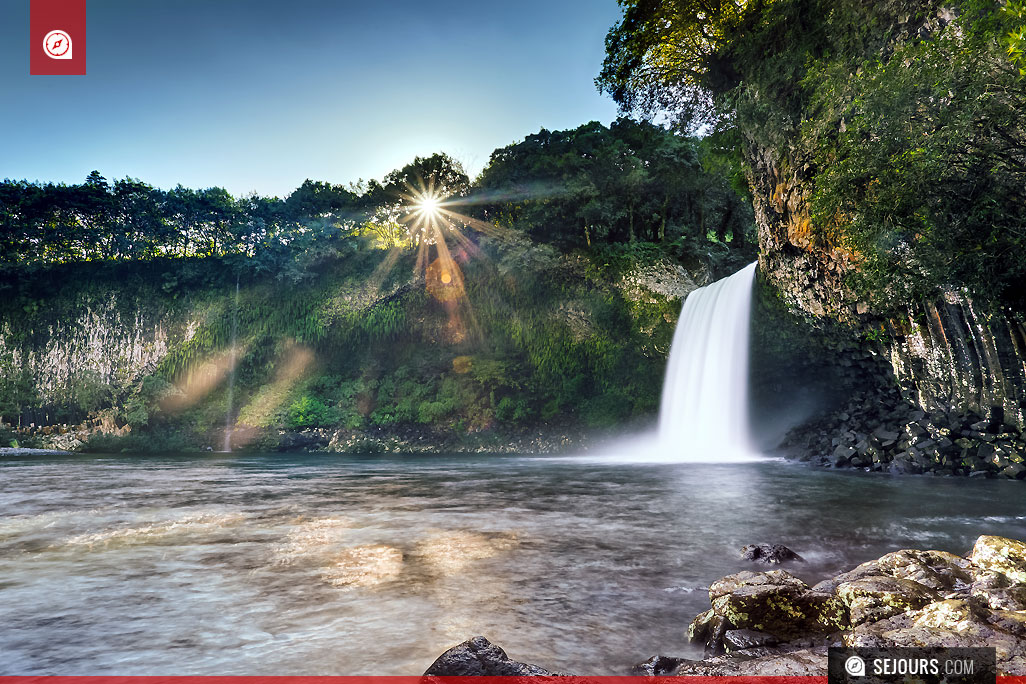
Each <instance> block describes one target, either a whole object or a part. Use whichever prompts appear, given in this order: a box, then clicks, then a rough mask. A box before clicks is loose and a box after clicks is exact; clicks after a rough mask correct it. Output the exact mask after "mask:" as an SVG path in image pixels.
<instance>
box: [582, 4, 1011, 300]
mask: <svg viewBox="0 0 1026 684" xmlns="http://www.w3.org/2000/svg"><path fill="white" fill-rule="evenodd" d="M620 4H621V5H622V6H623V8H624V16H623V19H622V21H621V22H620V23H618V24H617V25H616V26H615V27H614V28H613V29H612V30H611V31H610V33H609V35H608V38H607V58H606V61H605V64H604V66H603V69H602V72H601V74H600V76H599V78H598V80H597V82H598V85H599V87H600V88H601V89H603V90H604V91H605V92H608V93H609V94H610V95H612V97H613V98H614V99H615V100H616V101H617V102H618V103H619V104H620V106H621V108H622V109H623V110H624V111H625V112H631V113H634V114H636V115H641V116H660V117H663V118H666V119H667V120H668V122H669V123H670V124H671V125H672V126H674V127H675V128H677V129H678V130H696V129H698V128H704V129H706V130H712V131H715V133H716V134H717V135H720V136H722V137H723V138H724V139H726V140H731V139H732V140H734V141H735V145H736V149H737V151H738V153H739V154H740V155H741V156H742V157H743V158H744V159H745V166H746V167H747V169H748V173H749V179H750V181H751V182H752V183H753V184H755V183H758V182H759V179H758V178H756V176H758V174H759V173H763V172H765V168H762V167H765V166H766V165H767V159H769V160H772V163H771V164H770V166H774V167H775V170H776V173H778V175H788V174H789V175H791V176H793V177H795V178H796V179H797V181H798V182H799V183H801V184H802V186H803V188H802V193H803V195H804V196H805V197H807V198H808V203H809V208H810V212H809V214H810V215H809V217H808V218H809V220H810V225H808V226H803V227H799V229H802V230H805V231H807V232H809V233H810V237H811V238H812V240H814V241H815V242H816V243H817V244H818V245H820V248H822V249H828V250H829V249H833V250H838V251H841V252H844V253H846V255H847V256H848V257H849V259H848V261H850V262H851V263H853V264H854V265H856V266H857V267H856V268H853V269H852V270H851V272H850V274H849V278H848V283H849V285H850V286H851V287H853V288H854V289H855V290H856V291H857V292H858V293H859V294H860V296H862V297H864V298H865V299H867V300H869V301H871V302H873V303H874V304H875V305H876V307H878V310H879V311H882V312H886V311H888V310H892V309H894V308H896V307H901V306H902V305H906V304H907V303H909V302H913V301H918V300H921V299H923V298H929V297H934V296H936V295H937V293H938V292H940V291H944V290H956V291H957V290H959V289H960V288H967V289H968V291H970V292H971V293H972V294H973V295H974V296H975V297H977V298H978V299H980V300H984V301H991V302H994V303H996V304H999V305H1009V306H1012V307H1014V308H1016V309H1017V310H1020V311H1022V310H1023V309H1024V308H1026V307H1024V304H1026V299H1024V297H1026V260H1024V259H1023V258H1022V254H1023V253H1024V250H1026V215H1024V214H1023V212H1022V207H1023V206H1026V125H1024V123H1023V122H1024V121H1026V119H1024V117H1023V112H1024V111H1026V81H1024V79H1026V76H1024V74H1026V58H1024V56H1023V48H1024V44H1026V42H1024V41H1026V3H1023V2H1016V1H1014V0H1012V1H1009V2H1003V1H998V0H964V1H958V2H939V1H937V0H917V1H915V2H892V1H890V0H888V1H886V2H872V3H865V2H858V1H856V0H841V1H840V2H835V1H833V0H831V1H829V2H826V1H823V0H774V1H772V2H770V1H768V0H767V1H761V2H722V3H721V2H706V1H705V0H694V1H692V0H684V1H680V2H678V1H675V2H668V1H661V0H622V2H621V3H620ZM776 182H777V183H779V182H780V179H778V180H777V181H776ZM780 190H781V188H779V187H778V188H777V192H778V193H779V191H780ZM773 192H774V189H773V188H772V187H769V186H768V192H767V193H766V194H773ZM772 201H773V199H772V198H770V197H768V198H767V203H769V204H772Z"/></svg>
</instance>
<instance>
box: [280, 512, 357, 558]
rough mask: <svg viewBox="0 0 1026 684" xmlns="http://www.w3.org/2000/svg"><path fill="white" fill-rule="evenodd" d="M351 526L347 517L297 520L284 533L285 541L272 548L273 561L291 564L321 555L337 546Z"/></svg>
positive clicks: (351, 523) (350, 521)
mask: <svg viewBox="0 0 1026 684" xmlns="http://www.w3.org/2000/svg"><path fill="white" fill-rule="evenodd" d="M352 527H353V521H352V520H350V519H349V518H315V519H313V520H305V521H303V522H299V523H297V524H296V525H295V527H293V528H292V529H291V530H289V532H288V534H286V535H285V543H284V544H282V545H280V546H277V547H275V548H274V550H273V555H274V562H275V563H277V564H278V565H291V564H292V563H295V562H296V561H298V560H303V559H310V558H311V557H317V556H323V555H325V554H328V553H331V552H332V551H334V550H335V549H336V548H338V547H339V546H340V545H341V544H342V543H343V542H344V541H345V538H346V535H347V533H348V532H349V531H350V529H351V528H352Z"/></svg>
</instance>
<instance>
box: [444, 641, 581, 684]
mask: <svg viewBox="0 0 1026 684" xmlns="http://www.w3.org/2000/svg"><path fill="white" fill-rule="evenodd" d="M559 674H561V673H554V672H549V671H548V670H546V669H544V668H542V667H538V666H537V665H528V664H527V663H520V662H517V661H515V660H510V658H509V656H507V655H506V652H505V651H503V650H502V649H501V648H499V647H498V646H496V645H495V644H493V643H492V642H490V641H488V639H486V638H484V637H483V636H476V637H471V638H470V639H467V640H466V641H464V642H463V643H462V644H459V645H458V646H453V647H452V648H450V649H449V650H448V651H446V652H445V653H443V654H442V655H440V656H438V659H437V660H436V661H435V662H433V663H432V664H431V667H429V668H428V669H427V671H426V672H424V676H426V677H431V676H435V677H473V676H487V677H526V676H539V675H541V676H546V675H547V676H558V675H559Z"/></svg>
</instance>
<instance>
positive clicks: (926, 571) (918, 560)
mask: <svg viewBox="0 0 1026 684" xmlns="http://www.w3.org/2000/svg"><path fill="white" fill-rule="evenodd" d="M879 575H887V576H889V577H894V578H897V579H906V580H912V581H913V582H918V583H919V584H922V585H923V586H924V587H927V588H929V589H934V590H936V591H941V590H953V589H959V588H964V587H967V586H969V585H970V584H971V583H972V581H973V577H972V575H971V574H970V563H969V561H967V560H966V559H965V558H961V557H959V556H956V555H955V554H953V553H948V552H947V551H915V550H911V549H905V550H902V551H894V552H892V553H888V554H886V555H884V556H881V557H880V558H878V559H877V560H874V561H868V562H866V563H862V564H861V565H859V566H858V567H856V568H855V569H854V570H849V571H848V572H845V573H842V574H840V575H838V576H836V577H834V578H831V579H827V580H823V581H822V582H820V583H819V584H817V585H816V586H815V587H813V590H815V591H825V592H833V591H835V590H836V589H837V587H838V586H840V585H841V584H843V583H844V582H852V581H854V580H859V579H863V578H865V577H873V576H879Z"/></svg>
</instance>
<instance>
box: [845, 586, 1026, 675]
mask: <svg viewBox="0 0 1026 684" xmlns="http://www.w3.org/2000/svg"><path fill="white" fill-rule="evenodd" d="M1002 618H1004V616H997V617H995V616H994V615H993V614H992V613H991V612H990V611H987V610H986V609H984V608H981V607H979V606H975V605H973V604H972V603H969V602H967V601H960V600H956V599H949V600H945V601H937V602H935V603H931V604H929V605H927V606H925V607H924V608H923V609H922V610H919V611H916V612H913V613H905V614H903V615H897V616H895V617H892V618H888V619H886V620H880V621H879V622H873V623H863V624H861V625H859V626H857V627H856V628H855V630H854V631H853V632H851V633H849V634H846V635H845V637H844V640H845V644H846V645H847V646H848V647H851V648H860V647H861V648H891V647H895V646H897V647H945V648H956V647H967V648H974V647H979V648H986V647H993V648H994V649H995V650H996V652H997V663H998V670H999V674H1006V675H1018V674H1026V640H1024V639H1022V638H1021V637H1019V636H1017V635H1016V634H1014V633H1012V632H1009V631H1007V630H1006V629H1003V628H1001V627H1000V626H999V624H995V623H1001V622H1002ZM1005 619H1006V620H1007V623H1009V624H1013V625H1019V624H1021V623H1019V621H1018V620H1015V619H1014V618H1011V619H1009V618H1005ZM991 620H994V621H995V622H990V621H991ZM1014 628H1015V629H1018V627H1017V626H1016V627H1014Z"/></svg>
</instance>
